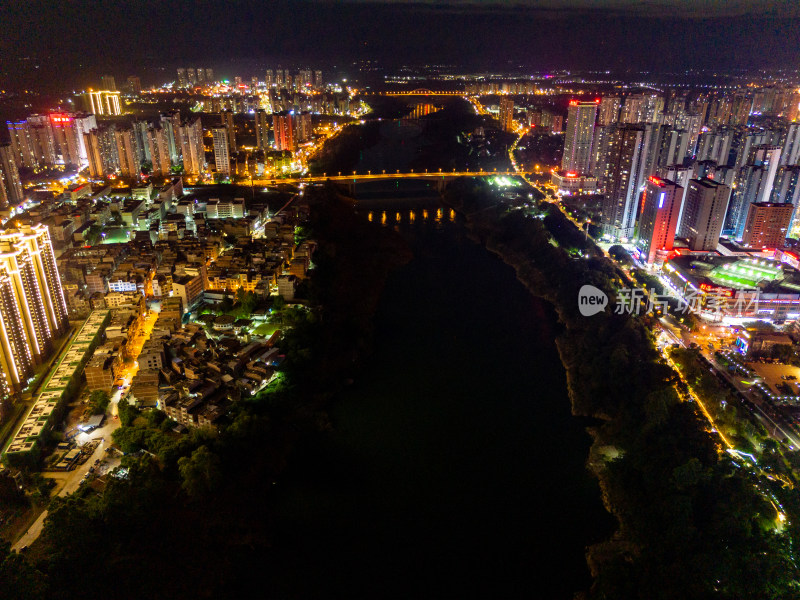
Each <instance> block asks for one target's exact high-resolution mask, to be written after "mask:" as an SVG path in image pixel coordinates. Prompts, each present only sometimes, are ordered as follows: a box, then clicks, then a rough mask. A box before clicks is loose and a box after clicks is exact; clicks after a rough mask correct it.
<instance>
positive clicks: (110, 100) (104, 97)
mask: <svg viewBox="0 0 800 600" xmlns="http://www.w3.org/2000/svg"><path fill="white" fill-rule="evenodd" d="M84 103H85V105H86V110H88V111H89V112H91V113H94V114H95V115H101V116H114V115H119V114H121V113H122V109H121V105H120V101H119V92H117V91H113V90H102V91H98V92H93V91H89V92H86V93H85V94H84Z"/></svg>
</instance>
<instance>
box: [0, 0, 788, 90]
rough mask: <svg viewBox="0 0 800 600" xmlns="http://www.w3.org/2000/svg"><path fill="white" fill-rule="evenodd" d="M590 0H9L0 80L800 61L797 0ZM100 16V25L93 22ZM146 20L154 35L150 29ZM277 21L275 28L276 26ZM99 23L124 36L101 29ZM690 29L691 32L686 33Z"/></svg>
mask: <svg viewBox="0 0 800 600" xmlns="http://www.w3.org/2000/svg"><path fill="white" fill-rule="evenodd" d="M587 4H588V3H587V2H576V1H573V2H567V3H557V2H550V3H548V4H547V5H546V6H544V7H538V6H534V5H532V4H531V3H514V4H511V5H501V4H499V3H475V2H466V3H464V2H444V3H427V2H404V3H400V4H391V3H384V2H346V3H334V2H300V3H286V2H277V3H272V4H270V5H269V6H268V8H266V9H265V7H264V6H262V5H261V4H259V3H254V2H242V3H239V4H238V5H237V8H236V10H225V9H224V7H223V6H222V5H221V4H220V3H219V2H216V3H214V2H212V3H211V4H209V5H207V6H206V8H205V10H204V11H194V10H190V9H189V8H188V7H187V6H185V5H184V4H182V3H178V2H155V3H148V4H147V5H139V4H137V3H132V2H127V3H124V2H123V3H117V4H114V7H113V10H112V9H111V8H110V7H103V6H102V5H100V6H97V7H95V6H94V5H92V6H88V5H86V4H81V3H78V4H74V5H72V4H71V5H66V6H62V7H59V12H58V18H57V19H55V18H52V17H53V15H52V9H49V7H47V8H45V6H44V5H43V4H41V3H36V2H33V3H25V4H19V5H16V6H9V7H6V8H5V9H4V10H5V13H6V15H5V17H6V19H5V21H6V23H7V26H6V31H5V33H6V35H5V36H4V40H3V42H2V45H0V50H2V53H0V54H1V55H2V58H0V61H2V62H0V71H1V72H2V75H1V76H0V83H2V87H3V88H8V89H12V90H13V89H15V87H16V86H17V85H22V86H27V87H30V86H32V85H33V84H34V83H36V84H38V85H39V86H40V87H42V86H44V87H47V86H52V85H53V84H54V83H55V82H54V81H53V79H54V78H55V77H56V75H57V74H58V75H59V79H60V80H61V81H64V80H70V81H72V85H74V86H84V87H88V86H89V85H90V84H91V83H92V82H95V81H97V80H99V78H100V76H101V75H103V74H106V73H111V74H113V75H114V76H116V80H117V82H120V81H125V78H126V77H127V76H128V75H130V74H138V73H142V74H144V73H143V72H147V74H148V75H149V77H148V79H156V78H157V75H158V70H159V69H160V68H167V69H169V70H172V69H174V67H175V66H180V65H177V64H172V63H173V62H177V61H184V62H185V61H189V62H194V63H196V62H198V61H202V62H201V64H207V63H211V66H213V67H215V68H216V69H217V70H218V71H219V72H220V74H221V75H222V76H232V75H233V74H234V73H235V72H236V71H237V70H238V69H242V70H245V71H246V70H248V69H246V68H244V67H245V65H249V64H251V63H252V64H268V63H270V62H274V63H276V64H280V61H281V60H283V61H284V64H298V65H299V64H304V63H309V62H315V61H320V60H322V61H324V62H325V63H326V64H324V65H323V66H324V67H326V68H330V67H336V69H337V70H340V71H343V72H348V71H349V74H350V75H351V76H355V75H356V74H357V72H356V66H357V65H356V63H359V62H363V61H373V62H376V63H377V64H378V65H379V66H381V67H384V68H397V67H400V66H402V65H403V64H409V65H415V64H416V65H424V64H426V63H428V64H431V63H433V64H447V65H456V66H459V67H463V68H470V69H494V70H497V69H500V68H509V67H513V68H517V67H525V68H535V69H563V68H570V69H603V70H606V69H610V70H621V71H625V70H631V69H633V70H641V69H644V70H664V71H669V70H676V69H678V70H684V69H690V68H719V67H724V68H726V69H758V68H788V69H796V68H798V67H799V66H800V64H798V59H797V55H796V53H795V52H794V48H796V47H797V46H798V44H800V33H799V32H800V14H798V12H799V11H798V10H797V9H796V7H795V6H793V5H791V4H790V3H786V2H770V3H768V4H767V5H766V6H764V5H763V4H761V5H760V6H761V8H762V9H761V10H759V11H758V12H755V11H749V12H747V13H745V14H731V13H732V12H733V13H735V11H731V10H730V9H729V8H725V7H726V6H727V3H714V2H707V3H706V4H707V5H708V8H707V10H706V11H704V12H703V13H702V14H700V15H698V14H696V13H697V11H696V10H690V9H688V8H686V7H685V6H684V8H683V9H682V10H681V5H679V4H678V3H676V2H668V3H666V4H658V5H644V6H649V7H650V8H648V9H647V10H644V9H642V8H634V7H636V6H640V5H638V4H634V3H627V2H606V3H601V4H599V5H595V4H593V5H592V7H587ZM557 6H560V7H561V8H558V7H557ZM693 6H694V4H693ZM735 6H739V7H743V8H744V7H746V6H747V5H746V3H743V2H739V3H736V4H735ZM659 8H660V10H659ZM212 14H213V15H214V20H213V26H210V21H209V15H212ZM154 15H158V16H159V18H155V19H154V18H152V17H153V16H154ZM87 20H91V22H92V23H93V26H92V28H91V29H85V28H84V24H85V23H86V22H87ZM176 25H177V26H176ZM145 26H146V27H147V29H148V35H147V36H143V35H139V34H138V32H139V31H140V30H141V28H142V27H145ZM265 27H266V28H267V31H269V32H270V35H269V36H264V35H263V33H264V28H265ZM99 31H114V32H115V36H114V38H113V40H112V41H111V42H110V43H106V42H103V43H100V37H99V33H95V32H99ZM467 33H468V35H467ZM200 36H202V39H203V43H199V41H198V40H199V39H201V38H200ZM687 39H689V40H692V43H691V44H685V43H684V40H687ZM154 40H157V41H158V43H156V44H154V43H153V41H154ZM252 40H258V42H257V43H255V44H254V43H253V42H252ZM763 48H769V51H768V52H764V51H763V50H762V49H763ZM237 65H241V66H240V67H238V68H237Z"/></svg>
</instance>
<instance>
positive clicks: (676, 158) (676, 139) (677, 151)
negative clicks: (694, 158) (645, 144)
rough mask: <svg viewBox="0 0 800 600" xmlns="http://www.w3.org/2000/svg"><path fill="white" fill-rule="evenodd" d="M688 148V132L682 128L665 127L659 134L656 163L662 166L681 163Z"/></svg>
mask: <svg viewBox="0 0 800 600" xmlns="http://www.w3.org/2000/svg"><path fill="white" fill-rule="evenodd" d="M688 148H689V132H688V131H685V130H683V129H667V130H666V131H664V132H663V133H662V136H661V149H660V151H659V153H658V164H659V165H660V166H662V167H669V166H671V165H682V164H683V161H684V159H685V158H686V153H687V151H688Z"/></svg>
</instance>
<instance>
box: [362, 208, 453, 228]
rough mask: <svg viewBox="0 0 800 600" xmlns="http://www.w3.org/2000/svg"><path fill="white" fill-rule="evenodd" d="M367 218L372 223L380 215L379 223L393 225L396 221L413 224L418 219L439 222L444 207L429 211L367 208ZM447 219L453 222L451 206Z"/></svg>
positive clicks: (442, 219)
mask: <svg viewBox="0 0 800 600" xmlns="http://www.w3.org/2000/svg"><path fill="white" fill-rule="evenodd" d="M366 215H367V220H368V221H369V222H370V223H372V222H374V221H375V219H376V218H378V217H380V221H381V225H387V226H388V225H395V224H397V223H408V224H413V223H415V222H416V221H417V219H419V220H420V221H421V222H423V223H424V222H428V221H431V222H435V223H439V224H441V223H442V222H443V221H444V219H445V209H442V208H437V209H436V211H435V212H434V211H433V209H431V210H430V211H429V210H428V209H427V208H423V209H422V210H420V209H419V208H417V209H408V210H395V211H385V210H381V211H377V210H369V211H367V212H366ZM446 218H447V220H448V221H450V222H451V223H454V222H455V220H456V211H454V210H453V209H452V208H451V209H449V210H448V211H447V217H446Z"/></svg>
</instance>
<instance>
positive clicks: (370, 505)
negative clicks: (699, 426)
mask: <svg viewBox="0 0 800 600" xmlns="http://www.w3.org/2000/svg"><path fill="white" fill-rule="evenodd" d="M431 202H433V203H431ZM409 206H413V207H414V214H413V222H412V215H411V213H410V210H409ZM425 207H426V210H427V212H424V210H423V208H425ZM361 210H362V212H364V213H365V214H368V213H370V212H371V213H372V218H373V219H379V220H381V219H384V214H385V221H386V225H387V227H389V226H392V227H397V228H398V230H399V231H400V232H401V233H402V234H403V235H404V236H405V237H406V239H407V240H408V242H409V244H410V245H411V248H412V249H413V251H414V259H413V260H412V261H411V262H410V263H409V264H407V265H406V266H404V267H402V268H400V269H398V270H397V271H395V272H394V273H393V274H392V275H391V277H390V279H389V281H388V284H387V286H386V289H385V293H384V295H383V298H382V301H381V305H380V307H379V310H378V314H377V316H376V335H375V345H374V353H373V355H372V356H371V357H370V359H369V360H368V362H367V364H366V366H365V368H364V370H363V372H362V373H361V375H360V377H359V379H358V380H357V381H356V382H355V384H354V385H353V386H352V387H351V388H349V389H348V390H347V391H346V392H345V393H344V394H342V395H341V397H340V398H339V400H338V401H337V402H336V404H335V405H334V407H333V408H332V409H331V418H332V421H333V423H334V428H335V430H334V432H333V433H331V434H328V435H326V436H324V437H321V438H320V439H319V440H318V441H317V442H316V443H315V444H312V445H311V446H309V447H307V448H306V449H305V450H304V451H303V452H302V453H301V454H300V455H298V456H296V457H294V459H293V461H294V466H293V468H292V469H291V472H290V473H289V476H288V478H287V479H285V480H282V481H281V482H280V483H279V485H280V486H281V487H282V491H281V492H280V493H279V496H280V500H279V514H278V516H277V519H276V520H277V521H278V522H279V523H280V524H281V525H280V530H279V532H278V538H277V540H276V551H277V553H278V554H279V556H278V560H279V564H280V567H279V572H278V573H273V574H271V575H270V576H269V578H270V582H269V584H268V587H270V588H272V589H274V590H275V591H276V592H278V593H279V594H280V595H281V596H283V597H289V598H331V597H337V598H385V597H403V598H449V597H470V598H474V597H479V598H571V597H572V596H573V594H574V593H575V592H576V591H578V590H580V589H583V588H586V587H587V586H588V584H589V573H588V570H587V567H586V562H585V551H586V546H587V545H588V544H590V543H593V542H596V541H599V540H601V539H603V538H605V537H607V536H608V535H609V534H610V532H611V524H612V523H611V518H610V517H609V516H608V514H607V513H606V512H605V511H604V509H603V507H602V505H601V502H600V494H599V488H598V485H597V482H596V481H595V480H594V479H593V478H592V477H591V475H590V474H589V473H588V471H587V470H586V468H585V461H586V457H587V453H588V448H589V444H590V439H589V436H588V435H587V434H586V433H585V430H584V427H585V426H586V423H584V422H582V421H581V420H579V419H576V418H574V417H572V416H571V414H570V407H569V400H568V398H567V392H566V381H565V374H564V369H563V368H562V366H561V364H560V362H559V359H558V355H557V352H556V347H555V343H554V337H555V335H556V333H557V331H558V324H557V321H556V316H555V313H554V311H553V310H552V308H551V307H550V306H549V305H547V304H546V303H544V302H543V301H540V300H538V299H535V298H532V297H531V296H530V295H529V294H528V292H527V291H526V290H525V289H524V288H523V286H522V285H521V284H520V283H519V282H518V281H517V280H516V278H515V275H514V272H513V270H512V269H511V268H510V267H508V266H506V265H505V264H504V263H503V262H501V261H500V260H499V259H498V258H497V257H495V256H494V255H493V254H491V253H489V252H488V251H486V250H485V249H484V248H482V247H481V246H479V245H477V244H476V243H474V242H472V241H470V240H469V239H468V238H467V235H466V230H465V228H464V227H463V225H462V224H461V223H460V222H459V221H458V219H455V218H453V219H452V220H451V218H452V217H453V216H454V215H451V214H450V213H449V210H447V209H444V207H442V205H440V204H438V202H437V201H435V200H434V201H430V200H429V201H428V202H427V204H425V205H424V206H423V205H421V204H420V202H419V201H415V202H410V201H406V202H396V203H395V204H394V205H392V204H387V203H386V202H383V203H382V204H378V205H370V204H366V205H365V206H362V208H361ZM384 211H385V213H384ZM437 217H438V218H437Z"/></svg>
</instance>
